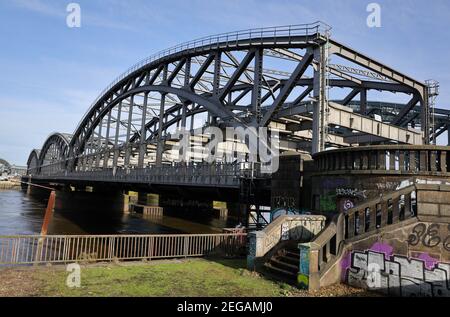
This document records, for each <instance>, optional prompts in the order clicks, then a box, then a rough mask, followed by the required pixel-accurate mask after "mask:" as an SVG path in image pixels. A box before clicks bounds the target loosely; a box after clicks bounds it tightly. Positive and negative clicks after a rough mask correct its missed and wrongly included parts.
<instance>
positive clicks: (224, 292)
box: [0, 259, 298, 297]
mask: <svg viewBox="0 0 450 317" xmlns="http://www.w3.org/2000/svg"><path fill="white" fill-rule="evenodd" d="M27 271H28V273H29V274H31V276H30V279H29V280H32V281H33V283H34V284H35V287H34V294H31V295H32V296H33V295H34V296H35V295H38V296H107V297H109V296H136V297H142V296H145V297H148V296H164V297H170V296H187V297H196V296H211V297H216V296H220V297H240V296H250V297H268V296H288V295H291V294H292V293H295V292H298V290H297V289H296V288H294V287H292V286H290V285H287V284H283V283H277V282H273V281H270V280H267V279H265V278H263V277H261V276H259V275H258V274H255V273H253V272H250V271H248V270H246V269H245V261H244V260H221V261H220V262H215V261H211V260H205V259H191V260H183V261H171V262H161V263H158V262H152V263H149V264H144V263H142V264H141V263H139V264H110V265H103V266H82V269H81V287H80V288H74V289H70V288H68V287H67V286H66V278H67V276H68V274H69V273H67V272H65V271H64V270H63V269H62V268H60V267H59V268H58V267H51V268H41V269H28V270H27ZM0 276H1V273H0Z"/></svg>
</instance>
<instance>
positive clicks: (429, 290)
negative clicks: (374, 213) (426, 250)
mask: <svg viewBox="0 0 450 317" xmlns="http://www.w3.org/2000/svg"><path fill="white" fill-rule="evenodd" d="M449 278H450V264H446V263H437V264H436V266H435V267H434V268H433V269H431V270H430V269H427V268H426V267H425V262H424V261H423V260H417V259H409V258H407V257H404V256H390V257H388V258H386V255H385V254H384V253H378V252H374V251H367V252H354V253H353V254H352V259H351V266H350V268H349V269H348V270H347V278H346V281H347V283H348V284H349V285H351V286H354V287H359V288H364V289H370V290H375V291H380V292H383V293H385V294H387V295H392V296H405V297H412V296H420V297H424V296H428V297H448V296H450V287H449V283H450V280H449Z"/></svg>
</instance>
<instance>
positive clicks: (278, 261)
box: [269, 258, 298, 274]
mask: <svg viewBox="0 0 450 317" xmlns="http://www.w3.org/2000/svg"><path fill="white" fill-rule="evenodd" d="M269 263H270V264H271V265H272V266H274V267H277V268H279V269H283V270H286V271H289V272H292V273H294V274H297V272H298V264H297V265H293V264H291V263H288V262H285V261H283V259H282V258H272V259H270V261H269Z"/></svg>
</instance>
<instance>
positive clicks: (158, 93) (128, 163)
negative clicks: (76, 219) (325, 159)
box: [28, 22, 440, 174]
mask: <svg viewBox="0 0 450 317" xmlns="http://www.w3.org/2000/svg"><path fill="white" fill-rule="evenodd" d="M334 58H336V59H338V60H339V61H340V62H339V64H336V63H330V62H329V61H330V60H334ZM336 90H338V91H341V93H342V91H344V92H346V96H345V97H344V98H339V97H333V92H334V91H336ZM372 90H373V91H381V92H394V93H398V94H404V95H405V96H407V97H408V98H409V100H410V101H409V102H408V103H407V104H406V105H400V106H398V107H397V106H393V107H391V109H387V108H386V107H385V108H383V110H382V111H387V112H388V115H383V122H379V120H378V121H377V120H376V119H375V118H374V116H373V114H374V113H376V111H377V107H376V106H374V104H373V103H370V102H368V101H367V93H368V92H369V91H372ZM357 96H359V101H355V98H356V97H357ZM332 100H338V101H332ZM428 113H429V110H428V96H427V87H426V85H425V84H424V83H422V82H420V81H417V80H415V79H413V78H411V77H409V76H407V75H405V74H402V73H400V72H398V71H396V70H395V69H393V68H391V67H389V66H386V65H384V64H382V63H380V62H378V61H376V60H373V59H371V58H369V57H368V56H366V55H364V54H361V53H359V52H357V51H355V50H353V49H351V48H349V47H347V46H345V45H342V44H340V43H339V42H337V41H335V40H333V39H331V38H329V28H328V27H327V26H326V25H325V24H323V23H319V22H318V23H314V24H307V25H300V26H288V27H277V28H266V29H257V30H248V31H241V32H234V33H226V34H221V35H217V36H212V37H207V38H204V39H200V40H196V41H193V42H189V43H185V44H182V45H179V46H177V47H175V48H172V49H169V50H167V51H164V52H161V53H159V54H157V55H155V56H153V57H151V58H149V59H146V60H144V61H142V62H140V63H139V64H138V65H136V66H134V67H133V68H132V69H130V70H129V71H128V72H126V73H125V74H124V75H122V76H121V77H119V78H118V79H117V80H115V81H114V82H113V83H112V84H111V85H110V86H109V87H108V88H107V89H106V90H105V91H104V92H103V93H102V94H101V96H100V97H99V98H98V99H97V100H96V101H95V102H94V104H93V105H92V106H91V108H90V109H89V110H88V112H87V113H86V114H85V116H84V117H83V119H82V121H81V122H80V124H79V125H78V127H77V128H76V130H75V132H74V133H73V136H68V135H63V134H54V135H52V136H50V138H49V139H48V140H47V141H46V143H45V144H44V147H43V148H42V150H41V151H40V153H39V152H37V151H33V152H32V153H31V155H30V159H29V161H28V168H29V172H31V173H32V174H34V173H41V172H45V173H56V172H58V171H59V172H60V171H64V170H68V171H71V172H73V171H89V170H100V169H111V168H143V167H146V166H149V165H153V164H156V165H161V164H164V163H165V162H170V161H171V159H172V158H173V155H174V154H173V151H172V149H173V146H174V144H176V143H177V142H178V141H179V140H177V139H176V138H174V137H173V135H174V133H175V132H176V130H177V129H180V128H182V127H184V128H186V129H187V130H191V131H197V132H198V135H199V138H198V139H197V140H196V142H198V143H199V144H200V145H201V144H204V143H205V142H207V141H208V135H204V134H202V133H201V128H204V127H207V126H215V127H220V128H222V129H225V128H226V127H237V126H240V127H268V128H269V129H271V130H277V131H279V133H280V140H281V144H280V146H281V150H294V151H309V152H313V153H316V152H320V151H323V150H325V149H326V148H328V147H344V146H354V145H356V144H370V143H403V144H424V143H428V142H429V139H430V134H432V133H434V131H431V129H430V123H429V122H430V120H429V117H428ZM413 127H414V128H416V129H412V128H413ZM418 127H420V130H418V129H417V128H418ZM439 132H440V130H439V131H438V133H439ZM225 148H226V146H225Z"/></svg>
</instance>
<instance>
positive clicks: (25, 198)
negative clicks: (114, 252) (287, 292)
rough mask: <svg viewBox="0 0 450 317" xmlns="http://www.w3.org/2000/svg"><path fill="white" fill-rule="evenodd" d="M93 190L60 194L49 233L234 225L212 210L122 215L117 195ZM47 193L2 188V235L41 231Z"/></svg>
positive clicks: (186, 230)
mask: <svg viewBox="0 0 450 317" xmlns="http://www.w3.org/2000/svg"><path fill="white" fill-rule="evenodd" d="M92 195H93V194H92V193H62V194H61V193H59V192H58V194H57V199H56V206H55V212H54V215H53V218H52V220H51V223H50V226H49V230H48V233H49V234H116V233H122V234H125V233H128V234H132V233H137V234H158V233H160V234H164V233H216V232H221V228H225V227H234V226H235V225H236V223H235V222H233V220H230V219H228V220H225V219H218V218H216V217H215V215H214V214H213V213H212V212H210V211H187V210H183V211H180V210H174V209H172V210H167V209H168V208H165V210H164V216H162V217H159V218H155V217H148V216H143V215H139V214H133V215H130V214H123V213H122V212H121V211H120V207H121V206H122V204H121V202H120V201H119V199H116V198H117V197H111V196H104V197H101V196H100V197H98V196H95V197H94V199H93V196H92ZM47 199H48V193H45V192H44V193H42V195H33V196H30V195H27V194H26V193H25V192H22V191H17V190H8V191H0V235H15V234H39V232H40V230H41V226H42V220H43V218H44V213H45V207H46V204H47Z"/></svg>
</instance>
